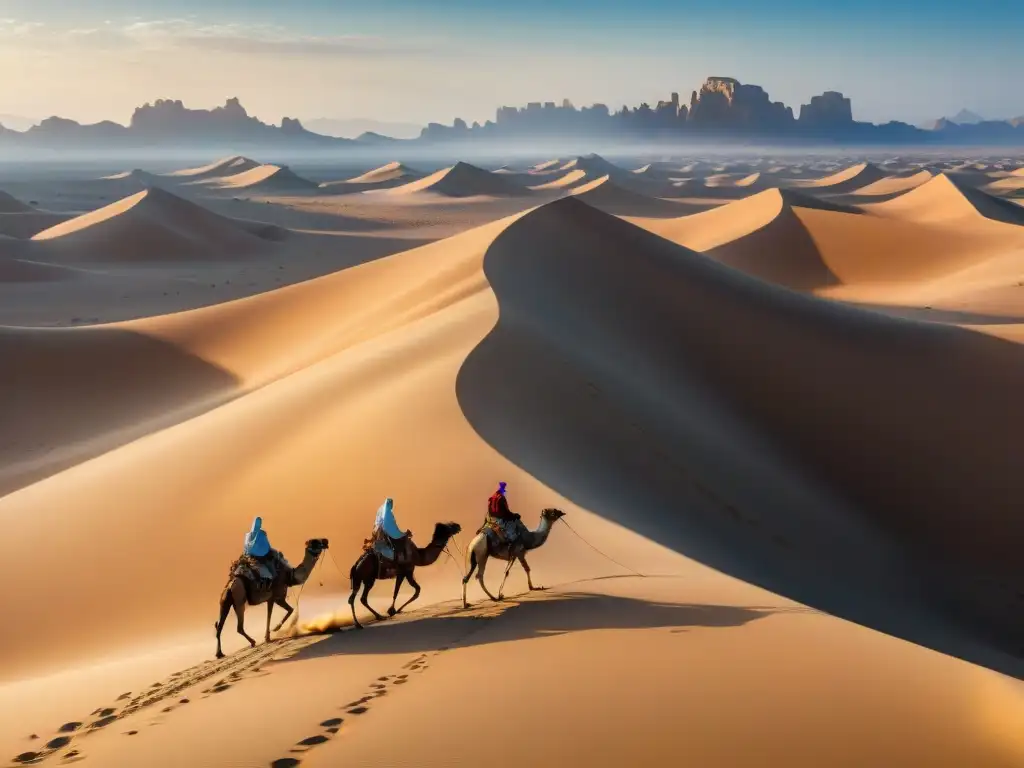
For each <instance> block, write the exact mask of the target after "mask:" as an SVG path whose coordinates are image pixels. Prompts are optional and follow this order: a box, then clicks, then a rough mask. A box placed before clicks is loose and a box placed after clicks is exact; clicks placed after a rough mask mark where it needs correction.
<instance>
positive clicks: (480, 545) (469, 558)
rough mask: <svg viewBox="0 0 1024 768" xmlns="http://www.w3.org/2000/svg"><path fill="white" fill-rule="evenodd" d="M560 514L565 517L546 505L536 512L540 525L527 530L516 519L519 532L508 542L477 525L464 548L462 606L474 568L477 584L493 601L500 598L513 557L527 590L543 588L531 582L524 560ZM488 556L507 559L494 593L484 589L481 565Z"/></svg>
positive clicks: (560, 512)
mask: <svg viewBox="0 0 1024 768" xmlns="http://www.w3.org/2000/svg"><path fill="white" fill-rule="evenodd" d="M563 517H565V512H563V511H562V510H560V509H550V508H549V509H545V510H544V511H543V512H541V513H540V525H538V526H537V528H536V530H533V531H531V530H529V529H527V528H526V526H525V525H523V524H522V523H519V528H520V531H519V536H518V538H517V539H516V540H515V542H513V544H512V546H509V545H508V544H506V543H505V542H503V541H502V542H499V541H498V540H497V537H492V536H489V535H488V534H487V533H485V532H484V531H483V529H481V531H480V532H479V533H477V536H476V538H475V539H473V541H472V542H470V545H469V547H468V549H467V550H466V576H465V578H463V579H462V607H463V608H468V607H469V602H468V601H467V600H466V585H467V584H468V583H469V579H470V577H471V576H472V575H473V571H474V570H476V572H477V573H476V580H477V581H479V582H480V588H481V589H482V590H483V591H484V592H485V593H486V594H487V596H488V597H489V598H491V600H494V601H495V602H497V601H498V600H503V599H504V597H505V595H504V594H503V591H502V590H504V588H505V579H507V578H508V573H509V571H511V570H512V566H513V565H515V563H516V561H517V560H518V561H519V562H520V563H522V565H523V570H524V571H526V583H527V584H528V585H529V587H530V590H531V591H532V590H535V589H543V587H535V586H533V580H532V579H531V578H530V566H529V565H528V564H527V562H526V553H527V552H529V551H530V550H531V549H537V548H538V547H542V546H544V542H546V541H547V540H548V535H549V534H550V533H551V528H552V526H554V524H555V523H556V522H557V521H558V520H560V519H561V518H563ZM492 557H493V558H496V559H498V560H504V561H506V562H507V563H508V566H507V567H506V568H505V577H504V578H503V579H502V580H501V586H500V587H498V596H497V597H495V596H494V595H492V594H491V593H490V590H488V589H487V585H485V584H484V569H485V568H486V567H487V561H488V559H490V558H492Z"/></svg>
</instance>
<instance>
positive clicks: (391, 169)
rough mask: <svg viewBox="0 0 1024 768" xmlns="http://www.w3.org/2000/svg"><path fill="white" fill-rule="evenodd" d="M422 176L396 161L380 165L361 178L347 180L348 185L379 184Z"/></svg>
mask: <svg viewBox="0 0 1024 768" xmlns="http://www.w3.org/2000/svg"><path fill="white" fill-rule="evenodd" d="M422 175H423V174H422V173H420V172H419V171H414V170H413V169H412V168H409V167H408V166H407V165H404V164H403V163H401V162H398V161H397V160H396V161H394V162H391V163H388V164H387V165H382V166H381V167H380V168H374V169H373V170H372V171H367V172H366V173H364V174H363V175H362V176H356V177H355V178H352V179H349V180H348V181H347V183H348V184H380V183H381V182H385V181H395V180H396V179H404V178H408V177H410V176H422Z"/></svg>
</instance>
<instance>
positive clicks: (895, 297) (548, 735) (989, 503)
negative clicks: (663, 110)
mask: <svg viewBox="0 0 1024 768" xmlns="http://www.w3.org/2000/svg"><path fill="white" fill-rule="evenodd" d="M0 190H2V192H0V374H2V375H0V522H2V528H0V530H2V533H3V535H2V537H0V564H2V565H0V568H2V573H3V576H4V584H5V589H4V590H3V592H4V597H3V601H2V605H3V609H4V611H3V613H4V618H5V628H4V630H3V631H2V632H0V713H2V717H0V747H2V749H5V750H6V752H0V761H6V763H5V764H11V765H24V764H30V765H35V764H43V765H55V766H56V765H69V764H72V763H84V764H86V765H94V766H111V767H116V766H146V767H147V768H159V767H163V766H229V765H230V766H276V767H277V768H283V767H285V766H297V765H302V766H336V765H346V766H348V765H352V766H363V765H365V766H370V765H391V766H427V767H430V766H450V765H462V766H477V765H480V766H495V767H498V768H500V767H503V766H523V765H535V766H565V765H587V766H627V765H628V766H638V765H651V766H654V765H658V766H662V765H666V764H669V765H687V766H689V765H692V766H702V767H703V766H708V767H712V766H714V767H717V766H722V767H723V768H744V767H746V766H764V765H773V766H775V765H778V766H782V765H785V766H790V767H792V768H798V767H803V766H807V767H808V768H809V767H811V766H836V767H837V768H838V767H842V768H847V767H849V768H853V767H855V766H856V767H858V768H860V767H862V766H922V767H923V766H929V767H933V766H934V767H939V766H950V767H953V766H971V767H972V768H997V767H998V768H1003V767H1005V768H1010V767H1011V766H1020V765H1024V729H1022V728H1021V723H1022V722H1024V685H1022V683H1021V682H1020V680H1021V676H1022V675H1024V664H1022V660H1021V659H1022V656H1021V648H1022V647H1024V631H1022V630H1021V627H1022V626H1024V624H1022V621H1021V613H1022V610H1024V575H1022V571H1021V569H1020V552H1021V551H1022V546H1024V518H1022V517H1021V515H1020V511H1019V500H1020V499H1021V498H1024V458H1022V457H1021V453H1020V450H1019V441H1020V435H1021V434H1024V407H1022V402H1024V401H1022V397H1021V392H1022V389H1021V382H1022V381H1024V347H1021V343H1022V342H1024V207H1022V206H1021V202H1024V156H1014V155H1010V156H1002V155H990V156H982V155H972V156H954V155H941V154H936V153H932V154H927V155H915V154H912V153H907V154H903V155H896V154H893V155H889V156H883V155H878V156H871V157H861V156H856V155H849V156H840V155H807V156H800V155H795V154H793V153H790V154H787V155H779V156H772V155H770V154H765V155H764V156H761V157H754V156H751V157H720V156H714V155H708V156H701V155H692V156H682V155H680V156H673V157H668V156H658V157H646V158H645V157H634V158H619V157H613V158H610V159H606V158H603V157H600V156H597V155H584V156H580V157H565V158H558V159H553V158H535V159H534V160H533V161H531V162H523V161H516V162H512V163H503V162H500V161H496V162H495V163H493V164H486V163H479V164H470V163H465V162H459V161H458V159H457V158H452V160H451V162H450V163H446V164H443V165H438V164H434V165H428V166H419V165H416V164H414V163H412V162H409V163H403V162H399V161H394V162H388V163H383V162H382V163H378V164H372V165H370V164H368V165H365V166H360V167H344V168H337V167H327V166H321V167H318V166H314V165H309V166H308V167H306V166H299V165H294V166H288V165H284V164H281V163H274V162H269V161H267V160H266V159H264V158H249V157H244V156H238V157H228V158H224V159H221V160H216V161H212V162H209V163H202V164H198V165H196V166H194V167H184V166H181V167H156V166H154V167H152V168H129V169H126V168H119V167H111V168H107V169H103V170H94V171H89V172H85V171H82V170H76V171H75V172H74V173H72V172H70V171H68V172H67V173H62V172H61V171H60V169H59V168H58V169H53V168H51V169H49V170H48V171H47V172H46V173H41V172H39V171H38V170H35V169H31V168H17V169H12V170H9V171H8V172H6V175H0ZM499 481H505V482H507V483H508V494H509V501H510V504H511V507H512V509H513V510H515V511H517V512H519V513H520V514H521V515H522V516H523V519H524V521H525V522H527V523H528V524H530V525H531V526H534V525H536V524H537V520H538V518H539V515H540V511H541V509H543V508H546V507H557V508H558V509H561V510H563V511H564V512H565V513H566V517H565V522H566V523H568V525H565V524H563V523H557V524H556V525H555V526H554V528H553V530H552V531H551V535H550V537H549V539H548V541H547V542H546V543H545V545H544V546H543V547H541V548H539V549H537V550H536V551H534V552H532V553H531V554H530V556H529V560H530V565H531V567H532V578H533V580H534V582H535V583H537V584H538V585H543V586H544V587H546V588H547V589H545V590H543V591H529V590H528V589H527V583H526V578H525V574H524V573H523V571H522V570H521V568H519V567H518V566H516V567H515V568H513V570H512V571H511V572H510V575H509V577H508V582H507V584H506V586H505V590H504V592H505V594H504V599H503V600H501V601H499V602H493V601H491V600H489V599H487V598H486V596H485V595H484V594H483V592H482V591H481V590H480V588H479V586H478V585H477V584H476V582H475V581H470V583H469V585H468V596H469V602H470V603H471V605H470V607H469V608H463V606H462V575H463V572H464V568H465V562H464V560H463V558H462V556H461V554H460V553H461V552H462V551H463V549H464V547H465V545H466V544H467V543H468V541H469V540H470V539H471V538H472V536H473V534H474V532H475V531H476V530H477V528H478V527H479V525H480V524H481V522H482V521H483V516H484V514H485V511H486V506H485V505H486V501H487V498H488V496H489V495H490V494H491V493H492V492H493V491H494V488H495V486H496V485H497V483H498V482H499ZM385 497H391V498H393V499H394V500H395V511H396V515H397V518H398V521H399V524H400V525H402V526H404V527H408V528H410V529H411V530H412V531H413V533H414V537H415V539H416V541H417V542H418V543H420V544H425V543H426V542H427V541H428V540H429V538H430V533H431V531H432V530H433V527H434V525H435V523H437V522H443V521H454V522H458V523H459V524H460V525H461V526H462V529H463V531H462V534H461V535H460V536H459V537H458V539H457V541H456V543H455V546H454V547H452V553H453V555H454V556H453V557H451V558H449V557H447V556H445V557H443V558H442V559H441V560H439V561H438V562H437V563H436V564H434V565H433V566H430V567H428V568H423V569H419V570H418V571H417V579H418V580H419V582H420V583H421V584H422V586H423V593H422V596H421V597H420V599H419V600H418V601H417V602H415V603H413V604H412V605H410V606H409V607H408V608H407V609H406V610H405V611H404V612H402V613H401V614H399V615H398V616H397V617H395V618H391V619H388V620H385V621H379V622H374V621H371V620H370V618H369V615H368V614H367V613H366V612H365V611H364V610H363V609H362V607H361V606H360V607H358V610H359V611H360V620H361V621H364V622H365V623H366V624H367V627H366V629H365V630H363V631H357V630H355V629H354V628H353V627H352V625H351V615H350V613H349V608H348V604H347V598H348V593H349V579H348V573H349V568H350V566H351V565H352V563H353V562H354V561H355V560H356V558H357V557H358V555H359V553H360V549H361V545H362V542H363V540H364V538H366V537H367V536H368V535H369V533H370V528H371V526H372V523H373V519H374V513H375V511H376V509H377V507H378V506H379V505H380V503H381V502H382V501H383V499H384V498H385ZM257 515H259V516H262V518H263V520H264V525H265V528H266V529H267V531H268V533H269V537H270V541H271V544H272V545H273V546H275V547H277V548H279V549H280V550H281V551H282V552H283V553H284V554H285V555H286V556H287V557H289V559H291V560H292V561H293V562H297V561H299V560H300V559H301V558H302V551H303V545H304V542H305V541H306V540H307V539H310V538H313V537H326V538H328V539H329V541H330V549H329V553H328V555H327V556H325V557H323V558H321V561H320V562H319V563H318V565H317V567H316V569H315V570H314V573H313V576H312V577H311V578H310V579H309V581H308V582H307V583H306V584H305V585H304V586H303V588H302V590H301V592H298V590H296V591H295V592H293V595H292V604H293V605H297V606H298V611H297V615H296V616H295V618H294V620H292V621H291V622H289V623H288V624H287V625H286V626H285V628H284V629H283V630H282V631H281V632H279V633H276V634H275V636H274V637H273V639H272V640H271V642H270V643H264V642H262V637H263V627H264V625H265V621H266V611H265V610H264V609H263V607H262V606H258V607H255V608H250V609H249V610H248V612H247V614H246V619H247V622H246V627H247V628H248V630H249V632H250V634H252V635H253V636H254V637H257V638H258V639H259V640H260V642H259V643H258V644H257V645H256V646H255V647H254V648H250V647H249V646H248V644H247V643H246V642H245V641H244V640H242V639H241V638H240V637H239V636H238V635H237V634H236V633H235V631H234V620H233V619H231V618H229V620H228V624H227V626H226V628H225V632H224V643H225V650H226V651H227V656H226V657H225V658H224V659H222V660H217V659H214V657H213V653H214V649H215V644H214V635H213V623H214V620H215V619H216V618H217V613H218V598H219V595H220V591H221V589H222V588H223V586H224V583H225V580H226V578H227V575H228V573H227V571H228V566H229V565H230V563H231V561H232V560H233V559H234V558H235V557H237V556H238V554H240V549H241V545H242V538H243V535H244V534H245V532H246V531H247V530H248V528H249V526H250V524H251V522H252V519H253V517H254V516H257ZM569 526H571V528H570V527H569ZM501 576H502V566H501V564H495V563H492V564H491V566H490V568H489V570H488V571H487V576H486V578H487V583H488V585H489V587H490V588H491V589H492V590H493V589H496V587H497V583H498V582H499V581H500V580H501ZM296 592H297V594H296ZM403 595H404V596H405V597H408V595H409V591H408V587H405V591H404V592H403ZM391 597H392V583H391V582H381V583H378V584H377V586H376V587H375V589H374V591H373V593H372V594H371V602H372V604H373V605H374V606H375V607H376V608H377V610H380V611H383V610H384V609H385V608H387V606H388V605H389V604H390V602H391Z"/></svg>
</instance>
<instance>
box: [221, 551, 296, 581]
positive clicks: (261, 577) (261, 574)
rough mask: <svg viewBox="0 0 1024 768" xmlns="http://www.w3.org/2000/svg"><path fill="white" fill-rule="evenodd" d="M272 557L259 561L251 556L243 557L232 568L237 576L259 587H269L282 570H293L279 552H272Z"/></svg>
mask: <svg viewBox="0 0 1024 768" xmlns="http://www.w3.org/2000/svg"><path fill="white" fill-rule="evenodd" d="M271 552H272V555H271V557H269V558H267V559H266V560H257V559H256V558H255V557H252V556H251V555H242V556H241V557H240V558H238V559H237V560H236V561H235V562H234V565H233V566H232V568H231V572H232V573H233V574H234V575H235V576H239V577H241V578H247V579H249V580H250V581H252V582H254V584H255V585H256V586H258V587H263V588H265V587H267V586H269V585H270V584H272V583H273V582H274V579H275V578H277V575H278V574H279V573H281V571H282V569H284V570H288V569H289V568H291V566H290V565H289V563H288V561H287V560H285V558H284V556H283V555H282V554H281V553H280V552H278V551H277V550H271Z"/></svg>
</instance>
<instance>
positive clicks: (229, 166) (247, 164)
mask: <svg viewBox="0 0 1024 768" xmlns="http://www.w3.org/2000/svg"><path fill="white" fill-rule="evenodd" d="M259 166H260V164H259V163H258V162H256V161H255V160H253V159H251V158H248V157H245V156H243V155H234V156H233V157H225V158H223V159H221V160H215V161H214V162H212V163H210V164H209V165H203V166H200V167H199V168H184V169H182V170H180V171H171V172H170V173H167V174H164V175H165V176H169V177H172V178H179V179H188V180H190V181H198V180H200V179H208V178H214V177H220V176H235V175H237V174H239V173H244V172H245V171H251V170H252V169H254V168H258V167H259Z"/></svg>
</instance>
